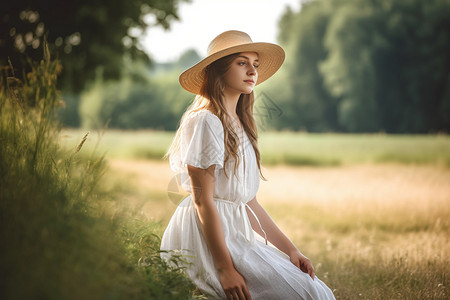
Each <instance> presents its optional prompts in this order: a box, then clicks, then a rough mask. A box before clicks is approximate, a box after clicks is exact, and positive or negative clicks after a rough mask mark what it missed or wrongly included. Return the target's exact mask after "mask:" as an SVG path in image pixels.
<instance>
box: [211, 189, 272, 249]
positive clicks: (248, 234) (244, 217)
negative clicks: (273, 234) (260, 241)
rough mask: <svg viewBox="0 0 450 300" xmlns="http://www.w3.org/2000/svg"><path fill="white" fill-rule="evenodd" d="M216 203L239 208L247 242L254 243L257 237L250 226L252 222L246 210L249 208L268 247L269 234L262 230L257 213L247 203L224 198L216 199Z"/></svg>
mask: <svg viewBox="0 0 450 300" xmlns="http://www.w3.org/2000/svg"><path fill="white" fill-rule="evenodd" d="M214 201H218V202H224V203H228V204H232V205H234V206H236V207H238V209H239V211H240V213H241V215H242V218H241V220H242V226H243V229H244V233H245V237H246V238H247V240H248V241H249V242H251V243H253V242H254V239H255V237H254V235H253V232H252V228H251V225H250V220H249V219H248V215H247V212H246V210H245V208H248V210H249V211H250V212H251V213H252V215H253V217H255V219H256V222H258V225H259V228H260V229H261V231H262V232H263V233H264V240H265V242H266V245H267V234H266V232H265V231H264V229H263V228H262V225H261V222H260V221H259V219H258V217H257V216H256V214H255V212H254V211H253V209H252V208H251V207H250V206H249V205H248V204H247V203H244V202H233V201H230V200H226V199H222V198H214Z"/></svg>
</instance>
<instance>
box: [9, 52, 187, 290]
mask: <svg viewBox="0 0 450 300" xmlns="http://www.w3.org/2000/svg"><path fill="white" fill-rule="evenodd" d="M11 70H12V69H11V68H3V69H2V74H1V75H2V76H0V114H1V118H0V141H1V143H0V237H1V241H2V242H1V243H0V254H1V255H0V298H2V299H36V298H42V299H192V298H194V296H193V289H194V288H195V287H194V286H193V285H192V283H191V282H189V280H188V279H187V278H186V276H185V275H184V274H183V272H182V268H180V267H178V268H175V267H173V266H169V265H167V264H166V263H165V262H163V261H162V260H161V259H160V257H159V251H158V248H159V239H157V238H156V237H154V235H153V234H152V233H151V231H152V227H151V226H152V225H151V224H148V223H145V222H141V223H140V224H139V225H137V224H136V222H135V221H134V220H133V219H134V216H133V214H132V212H127V211H126V210H125V209H124V207H122V206H121V205H120V203H119V202H118V201H117V200H116V197H117V195H116V194H115V193H113V192H111V191H109V190H107V189H106V188H105V186H104V183H103V182H102V180H101V178H102V175H103V173H104V172H105V171H106V169H105V162H104V160H103V159H102V158H101V157H100V158H99V157H97V156H95V155H92V156H88V155H86V154H83V149H82V147H83V143H84V142H85V141H86V138H87V135H86V136H85V137H84V138H83V140H82V141H81V143H80V144H79V145H78V146H77V147H76V148H75V147H71V149H70V151H67V150H64V149H62V148H61V147H60V146H59V144H58V136H59V125H58V123H57V122H56V121H55V108H57V107H59V106H60V105H61V104H62V103H61V100H60V95H59V92H58V90H57V89H56V81H57V75H58V73H59V72H60V71H61V65H60V64H59V63H58V62H57V61H52V60H51V59H50V56H49V52H48V50H47V48H46V52H45V55H44V59H43V60H41V61H40V62H39V63H32V65H31V72H29V73H27V74H26V77H25V80H24V81H23V82H22V81H20V80H18V79H16V78H15V77H14V76H9V75H11V74H10V72H11ZM12 75H13V74H12ZM74 148H75V149H74ZM180 259H181V258H179V257H176V256H174V258H173V260H174V262H176V263H177V262H180V261H181V260H180Z"/></svg>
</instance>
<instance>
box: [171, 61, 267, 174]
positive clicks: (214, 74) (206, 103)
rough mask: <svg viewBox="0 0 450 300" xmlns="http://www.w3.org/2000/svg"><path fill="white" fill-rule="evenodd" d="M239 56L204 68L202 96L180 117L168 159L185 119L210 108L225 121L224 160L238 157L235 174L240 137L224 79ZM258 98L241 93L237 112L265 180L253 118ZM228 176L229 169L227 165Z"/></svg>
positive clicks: (175, 150) (178, 148)
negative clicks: (228, 105) (226, 99)
mask: <svg viewBox="0 0 450 300" xmlns="http://www.w3.org/2000/svg"><path fill="white" fill-rule="evenodd" d="M238 56H239V53H236V54H231V55H228V56H225V57H223V58H221V59H218V60H216V61H215V62H213V63H211V64H210V65H209V66H207V67H206V69H205V81H204V82H203V85H202V88H201V90H200V95H197V96H196V97H195V99H194V101H193V103H192V104H191V105H190V106H189V107H188V108H187V109H186V111H185V113H184V114H183V116H182V118H181V120H180V126H179V128H178V130H177V132H176V134H175V138H174V139H173V142H172V145H171V146H170V148H169V151H168V152H167V153H166V155H165V156H164V157H165V158H167V157H168V156H170V155H171V154H173V153H176V152H177V151H179V150H180V143H181V132H182V130H183V125H184V120H185V119H186V118H187V117H188V116H189V115H190V114H192V113H194V112H197V111H200V110H205V109H207V110H209V111H210V112H212V113H213V114H215V115H216V116H217V117H218V118H219V119H220V121H221V122H222V125H223V128H224V144H225V160H224V166H225V165H226V163H227V161H228V160H229V159H230V157H233V158H234V159H235V162H234V174H236V170H237V166H238V165H239V155H238V147H239V137H238V135H237V133H236V131H235V130H234V128H233V126H232V122H233V120H232V118H231V116H229V115H228V113H227V112H226V109H225V105H224V98H223V97H224V96H223V91H224V88H225V81H224V79H223V75H224V74H225V73H226V72H227V71H228V69H229V68H230V66H231V63H232V62H233V61H234V60H235V59H236V58H237V57H238ZM254 102H255V97H254V94H253V91H252V92H251V93H250V94H241V95H240V97H239V100H238V103H237V107H236V113H237V115H238V117H239V120H240V121H241V123H242V126H243V128H244V130H245V132H246V133H247V136H248V138H249V140H250V143H251V144H252V146H253V149H254V151H255V155H256V162H257V164H258V169H259V173H260V176H261V178H262V179H264V180H265V178H264V176H263V175H262V172H261V155H260V152H259V149H258V130H257V127H256V122H255V118H254V117H253V104H254ZM224 171H225V175H226V176H227V173H226V168H225V167H224Z"/></svg>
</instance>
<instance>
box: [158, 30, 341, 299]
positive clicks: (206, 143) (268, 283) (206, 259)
mask: <svg viewBox="0 0 450 300" xmlns="http://www.w3.org/2000/svg"><path fill="white" fill-rule="evenodd" d="M283 61H284V51H283V49H282V48H281V47H279V46H277V45H274V44H269V43H253V42H252V40H251V39H250V37H249V36H248V35H247V34H246V33H243V32H240V31H227V32H224V33H222V34H220V35H219V36H217V37H216V38H215V39H214V40H213V41H212V42H211V43H210V45H209V47H208V56H207V57H206V58H205V59H203V60H202V61H200V62H199V63H198V64H196V65H195V66H193V67H191V68H189V69H188V70H186V71H185V72H183V73H182V74H181V75H180V83H181V85H182V87H183V88H184V89H186V90H187V91H189V92H192V93H194V94H196V95H197V97H196V98H195V100H194V102H193V104H192V105H191V106H190V107H189V108H188V109H187V111H186V112H185V114H184V116H183V117H182V119H181V122H180V127H179V129H178V131H177V134H176V136H175V139H174V141H173V144H172V146H171V148H170V149H169V152H168V155H169V156H170V164H171V167H172V169H173V170H174V171H176V172H181V181H182V187H183V188H184V189H185V190H186V191H188V192H189V193H191V195H190V196H188V197H186V198H185V199H184V200H183V201H182V202H181V203H180V204H179V206H178V208H177V210H176V211H175V213H174V215H173V217H172V219H171V220H170V223H169V225H168V227H167V229H166V231H165V233H164V236H163V238H162V243H161V250H163V251H164V252H163V258H165V259H170V254H171V252H172V251H177V252H181V253H182V254H184V255H186V256H185V257H186V260H187V261H188V263H189V264H188V265H187V274H188V275H189V277H190V278H191V279H192V280H193V282H194V283H195V284H196V285H197V286H198V288H199V289H200V290H201V291H202V292H204V293H205V294H207V295H208V296H209V297H210V298H212V299H252V298H253V299H283V300H284V299H334V296H333V293H332V292H331V290H330V289H329V288H328V287H327V286H326V285H325V284H324V283H323V282H322V281H320V280H319V279H318V278H317V277H315V274H314V268H313V266H312V264H311V262H310V261H309V259H308V258H306V257H305V256H304V255H303V254H302V253H301V252H300V251H299V250H298V249H297V248H296V247H295V246H294V244H293V243H292V242H291V241H290V240H289V239H288V238H287V237H286V236H285V235H284V234H283V233H282V232H281V230H280V229H279V228H278V227H277V226H276V225H275V223H274V222H273V221H272V219H271V218H270V217H269V215H268V214H267V212H266V211H265V210H264V208H262V207H261V205H260V204H259V203H258V201H257V199H256V192H257V190H258V187H259V176H260V175H261V177H263V176H262V173H261V166H260V153H259V150H258V144H257V129H256V125H255V120H254V118H253V102H254V96H253V88H254V86H255V85H256V84H259V83H261V82H263V81H265V80H266V79H267V78H269V77H270V76H272V75H273V74H274V73H275V72H276V71H277V70H278V69H279V68H280V66H281V64H282V63H283ZM263 178H264V177H263ZM252 229H253V230H254V231H256V232H257V233H258V234H259V235H261V237H263V238H264V242H262V241H258V240H256V239H255V236H254V232H253V230H252ZM268 241H269V242H270V243H271V244H272V245H273V246H275V247H276V248H278V249H276V248H275V247H273V246H272V245H268ZM166 251H167V252H166Z"/></svg>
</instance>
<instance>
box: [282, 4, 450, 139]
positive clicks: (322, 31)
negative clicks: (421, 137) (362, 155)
mask: <svg viewBox="0 0 450 300" xmlns="http://www.w3.org/2000/svg"><path fill="white" fill-rule="evenodd" d="M279 37H280V42H281V43H282V44H283V45H284V46H285V48H286V50H287V52H288V57H287V61H286V63H287V65H288V67H287V68H285V70H286V72H287V73H288V75H285V76H284V77H283V78H289V83H290V84H289V85H285V87H286V88H287V89H290V92H289V93H285V95H288V99H282V102H283V103H285V106H284V107H285V111H286V112H287V113H288V114H289V113H290V114H292V112H295V114H296V116H297V117H296V118H294V117H292V116H289V115H288V116H287V118H285V120H286V121H285V122H284V123H283V122H281V123H280V124H277V126H278V127H279V128H290V129H301V128H303V129H306V130H309V131H341V130H342V131H348V132H376V131H386V132H396V133H405V132H416V133H426V132H430V131H431V132H437V131H448V130H449V129H450V1H449V0H429V1H422V0H405V1H397V0H371V1H367V0H336V1H327V0H316V1H310V2H307V3H304V4H303V5H302V9H301V10H300V11H299V12H296V13H294V12H292V10H287V11H286V13H285V15H284V17H283V18H281V20H280V34H279ZM280 84H282V83H280Z"/></svg>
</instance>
